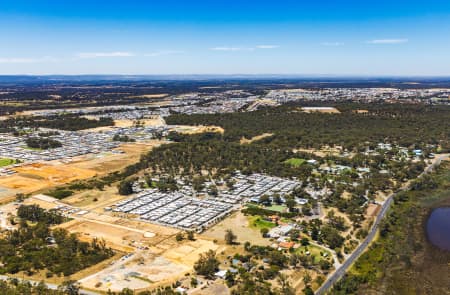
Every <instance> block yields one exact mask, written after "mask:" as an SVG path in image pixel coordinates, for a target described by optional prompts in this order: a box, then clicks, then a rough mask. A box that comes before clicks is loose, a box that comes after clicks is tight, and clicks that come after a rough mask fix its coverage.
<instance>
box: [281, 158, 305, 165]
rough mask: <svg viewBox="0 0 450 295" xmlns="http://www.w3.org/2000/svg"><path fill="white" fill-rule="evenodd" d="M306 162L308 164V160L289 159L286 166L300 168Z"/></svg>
mask: <svg viewBox="0 0 450 295" xmlns="http://www.w3.org/2000/svg"><path fill="white" fill-rule="evenodd" d="M305 162H306V160H305V159H301V158H290V159H287V160H286V161H284V163H285V164H288V165H291V166H293V167H300V166H301V165H303V164H304V163H305Z"/></svg>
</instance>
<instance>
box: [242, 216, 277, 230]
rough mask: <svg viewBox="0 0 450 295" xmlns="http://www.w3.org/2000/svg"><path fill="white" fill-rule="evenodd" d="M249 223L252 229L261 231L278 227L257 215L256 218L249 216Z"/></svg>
mask: <svg viewBox="0 0 450 295" xmlns="http://www.w3.org/2000/svg"><path fill="white" fill-rule="evenodd" d="M248 223H249V225H250V228H254V229H259V230H261V229H262V228H267V229H271V228H274V227H275V226H277V225H276V224H275V223H273V222H270V221H267V220H264V219H263V218H262V217H261V216H259V215H255V216H249V217H248Z"/></svg>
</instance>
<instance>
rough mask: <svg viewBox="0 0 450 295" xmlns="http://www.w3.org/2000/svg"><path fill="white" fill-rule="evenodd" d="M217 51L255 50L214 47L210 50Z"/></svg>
mask: <svg viewBox="0 0 450 295" xmlns="http://www.w3.org/2000/svg"><path fill="white" fill-rule="evenodd" d="M210 49H211V50H215V51H252V50H254V48H251V47H225V46H224V47H213V48H210Z"/></svg>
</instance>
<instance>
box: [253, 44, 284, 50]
mask: <svg viewBox="0 0 450 295" xmlns="http://www.w3.org/2000/svg"><path fill="white" fill-rule="evenodd" d="M256 48H258V49H275V48H280V45H258V46H256Z"/></svg>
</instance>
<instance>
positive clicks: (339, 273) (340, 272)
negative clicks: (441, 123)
mask: <svg viewBox="0 0 450 295" xmlns="http://www.w3.org/2000/svg"><path fill="white" fill-rule="evenodd" d="M448 156H449V155H448V154H442V155H439V156H438V157H437V158H436V159H435V160H434V162H433V163H432V164H431V165H429V166H428V167H427V168H425V170H424V172H423V173H422V174H421V175H419V177H421V176H422V175H423V174H425V173H429V172H431V171H433V169H434V168H435V167H437V166H439V165H440V164H441V162H442V160H443V159H445V158H447V157H448ZM408 189H409V183H407V185H405V186H403V187H402V188H400V190H399V191H398V192H396V193H393V194H391V195H390V196H389V197H388V199H387V200H386V201H385V202H384V204H383V205H382V207H381V210H380V213H379V214H378V215H377V218H376V219H375V222H374V224H373V225H372V228H371V230H370V232H369V234H368V235H367V237H366V238H365V239H364V241H363V242H362V243H361V244H360V245H359V246H358V247H357V248H356V250H355V251H354V252H353V253H352V254H351V255H350V256H349V257H348V258H347V259H346V260H345V262H344V263H343V264H342V265H341V266H340V267H339V268H338V269H336V271H335V272H333V273H332V274H331V275H330V276H329V277H328V278H327V280H326V281H325V282H324V283H323V284H322V286H321V287H320V288H319V289H317V291H316V293H315V294H316V295H322V294H326V292H327V291H328V290H330V289H331V287H333V285H334V284H335V283H336V282H337V281H339V280H340V279H341V278H342V277H343V276H344V274H345V273H346V272H347V271H348V269H349V268H350V266H351V265H352V264H353V262H355V260H356V259H357V258H358V257H359V256H360V255H361V253H363V252H364V251H365V250H366V248H367V246H369V244H370V243H371V242H372V240H373V238H374V237H375V235H376V233H377V231H378V226H379V225H380V222H381V220H382V219H383V217H384V216H385V215H386V212H387V211H388V209H389V207H390V206H391V203H392V200H393V199H394V197H395V196H396V195H397V194H398V193H399V192H401V191H406V190H408Z"/></svg>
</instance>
